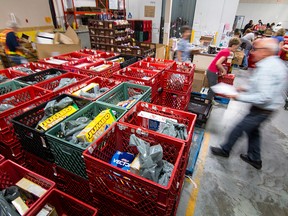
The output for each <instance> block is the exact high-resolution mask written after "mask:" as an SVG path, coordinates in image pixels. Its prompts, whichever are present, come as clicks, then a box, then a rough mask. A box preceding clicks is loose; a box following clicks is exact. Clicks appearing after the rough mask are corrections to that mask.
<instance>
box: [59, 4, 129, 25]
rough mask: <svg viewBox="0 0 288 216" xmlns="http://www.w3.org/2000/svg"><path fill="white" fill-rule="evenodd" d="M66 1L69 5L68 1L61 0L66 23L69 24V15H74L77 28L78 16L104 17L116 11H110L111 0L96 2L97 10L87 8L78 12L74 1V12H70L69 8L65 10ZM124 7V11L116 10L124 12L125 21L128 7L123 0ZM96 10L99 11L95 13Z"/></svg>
mask: <svg viewBox="0 0 288 216" xmlns="http://www.w3.org/2000/svg"><path fill="white" fill-rule="evenodd" d="M64 1H65V2H66V3H67V0H61V5H62V9H63V14H64V21H65V24H66V23H67V22H68V15H73V21H74V22H75V23H76V28H78V23H77V16H78V15H79V16H80V15H82V16H83V15H89V16H91V15H92V16H93V15H103V14H107V15H108V14H112V13H113V11H115V10H112V9H111V10H110V9H109V0H95V6H96V7H95V8H92V7H86V9H85V10H83V11H82V10H81V11H79V10H77V8H76V7H75V2H74V0H71V3H72V8H71V9H72V10H68V9H67V8H65V5H64ZM123 4H124V5H123V6H124V9H123V10H116V11H118V12H119V11H122V13H123V17H124V19H126V10H125V8H126V6H125V0H123ZM95 9H96V10H97V11H95Z"/></svg>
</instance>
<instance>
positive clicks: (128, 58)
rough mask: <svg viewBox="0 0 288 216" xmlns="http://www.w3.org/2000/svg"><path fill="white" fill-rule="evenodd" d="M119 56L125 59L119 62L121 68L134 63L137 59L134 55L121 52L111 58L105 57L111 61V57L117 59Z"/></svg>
mask: <svg viewBox="0 0 288 216" xmlns="http://www.w3.org/2000/svg"><path fill="white" fill-rule="evenodd" d="M121 57H122V58H124V60H125V61H124V62H123V63H120V66H121V68H125V67H128V66H129V65H131V64H134V63H135V62H137V61H138V59H137V57H136V56H130V55H123V54H121V55H119V56H114V57H111V58H109V59H107V61H112V60H113V59H117V58H121Z"/></svg>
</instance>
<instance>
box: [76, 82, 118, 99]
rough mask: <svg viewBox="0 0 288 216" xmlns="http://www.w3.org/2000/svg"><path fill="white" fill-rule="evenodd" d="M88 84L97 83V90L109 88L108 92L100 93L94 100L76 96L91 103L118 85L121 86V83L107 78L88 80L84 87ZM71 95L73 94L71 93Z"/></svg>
mask: <svg viewBox="0 0 288 216" xmlns="http://www.w3.org/2000/svg"><path fill="white" fill-rule="evenodd" d="M90 83H98V84H99V89H101V88H103V87H106V88H109V90H107V91H106V92H104V93H102V94H101V95H100V94H99V96H98V97H96V98H93V99H92V98H85V97H83V96H78V97H81V98H85V99H87V100H92V101H95V100H97V99H98V98H100V97H101V96H102V95H104V94H106V93H107V92H109V91H110V90H111V89H112V88H114V87H116V86H118V85H119V84H121V81H118V80H114V79H108V78H105V77H98V76H96V77H94V78H92V79H90V80H89V81H87V82H86V83H85V85H89V84H90ZM72 94H73V93H72Z"/></svg>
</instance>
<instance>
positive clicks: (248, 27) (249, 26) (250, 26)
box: [243, 20, 254, 33]
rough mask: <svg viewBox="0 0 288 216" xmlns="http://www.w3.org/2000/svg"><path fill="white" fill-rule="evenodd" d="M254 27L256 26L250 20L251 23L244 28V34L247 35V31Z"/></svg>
mask: <svg viewBox="0 0 288 216" xmlns="http://www.w3.org/2000/svg"><path fill="white" fill-rule="evenodd" d="M253 25H254V24H253V20H250V21H249V23H247V24H246V25H245V27H244V29H243V33H245V32H246V30H247V29H250V28H252V27H253Z"/></svg>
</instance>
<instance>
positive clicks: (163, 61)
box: [142, 57, 175, 66]
mask: <svg viewBox="0 0 288 216" xmlns="http://www.w3.org/2000/svg"><path fill="white" fill-rule="evenodd" d="M142 61H143V62H150V63H156V64H164V65H167V66H172V65H173V64H174V63H175V61H174V60H166V59H158V58H151V57H148V58H145V59H143V60H142Z"/></svg>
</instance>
